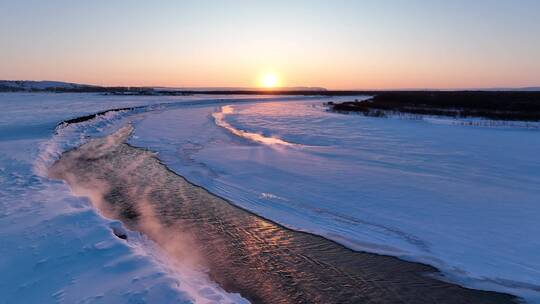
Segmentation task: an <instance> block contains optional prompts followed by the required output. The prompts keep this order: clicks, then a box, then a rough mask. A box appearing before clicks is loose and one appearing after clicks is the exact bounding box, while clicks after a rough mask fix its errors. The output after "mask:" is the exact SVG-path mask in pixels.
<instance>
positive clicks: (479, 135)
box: [130, 98, 540, 302]
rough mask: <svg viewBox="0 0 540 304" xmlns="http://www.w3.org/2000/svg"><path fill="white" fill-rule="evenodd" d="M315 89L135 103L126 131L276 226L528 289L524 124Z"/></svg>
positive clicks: (532, 190) (458, 277) (531, 241)
mask: <svg viewBox="0 0 540 304" xmlns="http://www.w3.org/2000/svg"><path fill="white" fill-rule="evenodd" d="M332 100H335V98H334V99H332ZM324 101H327V99H320V100H318V101H298V102H287V103H280V102H268V103H256V104H243V105H233V106H232V107H228V108H225V109H226V110H227V111H226V113H225V112H221V110H222V107H220V106H213V107H197V108H189V109H188V108H186V109H182V110H174V109H171V110H168V111H164V112H160V113H147V114H144V117H143V118H142V119H141V120H139V121H138V122H137V123H136V124H135V128H136V130H135V135H134V137H133V138H132V140H131V141H130V143H131V144H134V145H136V146H140V147H145V148H149V149H151V150H153V151H158V153H159V157H160V159H161V160H163V161H164V162H165V163H166V164H167V165H168V166H169V167H170V168H172V169H173V170H175V171H176V172H178V173H179V174H181V175H183V176H186V177H187V178H188V179H189V180H191V181H193V182H195V183H196V184H199V185H202V186H204V187H206V188H207V189H209V190H210V191H212V192H214V193H216V194H218V195H221V196H223V197H226V198H228V199H230V200H231V201H233V202H234V203H236V204H238V205H239V206H241V207H243V208H247V209H249V210H252V211H254V212H256V213H257V214H260V215H262V216H264V217H266V218H269V219H272V220H274V221H277V222H279V223H281V224H284V225H286V226H288V227H292V228H295V229H299V230H305V231H310V232H314V233H317V234H320V235H323V236H326V237H327V238H330V239H333V240H335V241H338V242H340V243H342V244H345V245H347V246H349V247H351V248H355V249H359V250H367V251H370V252H379V253H384V254H391V255H396V256H400V257H402V258H405V259H409V260H415V261H422V262H425V263H428V264H431V265H434V266H436V267H438V268H440V269H441V270H443V271H444V272H445V273H446V275H447V276H448V278H449V279H451V280H454V281H459V282H462V283H463V284H465V285H466V286H472V287H477V288H481V289H490V290H499V291H507V292H511V293H514V294H518V295H521V296H524V297H526V298H527V299H529V300H531V301H533V302H538V301H539V299H540V297H539V291H540V288H539V286H540V259H538V256H537V255H536V254H535V252H537V251H539V250H540V242H539V241H538V240H536V239H535V238H534V237H531V236H534V235H538V233H540V226H539V225H538V224H537V219H538V218H539V217H540V208H539V207H538V199H537V198H538V197H540V188H539V187H538V185H539V184H540V175H539V172H540V162H539V160H538V157H537V153H538V151H540V134H539V133H538V131H537V130H523V129H517V128H507V129H494V128H483V127H469V126H455V125H444V124H433V123H430V122H426V121H414V120H399V119H378V118H369V117H360V116H346V115H340V114H334V113H328V112H326V111H325V110H324V108H323V107H322V103H323V102H324ZM215 112H218V113H221V114H220V115H219V116H218V118H219V119H220V120H221V121H224V122H226V124H227V125H228V126H230V128H221V127H219V128H216V124H215V123H216V119H215V116H216V114H215ZM212 115H213V116H212ZM218 123H219V121H218ZM221 126H223V123H221ZM231 128H232V129H234V130H238V131H241V132H242V134H258V135H259V136H261V138H273V139H277V140H280V141H284V142H288V143H295V144H297V145H294V146H287V145H280V144H275V143H262V141H260V140H255V141H252V140H249V139H247V138H246V136H242V137H238V136H237V135H238V134H236V133H235V132H232V131H231ZM247 137H249V136H247Z"/></svg>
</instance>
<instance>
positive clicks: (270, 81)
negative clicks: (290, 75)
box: [261, 74, 278, 88]
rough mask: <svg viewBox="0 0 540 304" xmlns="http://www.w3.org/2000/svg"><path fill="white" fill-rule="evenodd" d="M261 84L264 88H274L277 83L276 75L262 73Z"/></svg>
mask: <svg viewBox="0 0 540 304" xmlns="http://www.w3.org/2000/svg"><path fill="white" fill-rule="evenodd" d="M261 84H262V86H263V87H265V88H275V87H276V86H277V85H278V77H277V76H276V75H275V74H264V75H263V77H262V81H261Z"/></svg>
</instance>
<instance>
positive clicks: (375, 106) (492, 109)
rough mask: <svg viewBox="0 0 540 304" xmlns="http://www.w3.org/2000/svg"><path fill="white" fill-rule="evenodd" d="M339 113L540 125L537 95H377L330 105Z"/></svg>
mask: <svg viewBox="0 0 540 304" xmlns="http://www.w3.org/2000/svg"><path fill="white" fill-rule="evenodd" d="M329 106H330V107H331V109H332V110H334V111H338V112H359V113H363V114H365V115H368V116H385V115H386V113H389V112H390V113H391V112H401V113H411V114H420V115H440V116H451V117H456V118H465V117H482V118H488V119H494V120H524V121H540V92H512V91H504V92H488V91H452V92H446V91H430V92H426V91H424V92H420V91H417V92H379V93H377V94H376V95H375V96H373V97H372V98H371V99H369V100H366V101H350V102H343V103H332V102H330V103H329Z"/></svg>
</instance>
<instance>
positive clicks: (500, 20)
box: [0, 0, 540, 90]
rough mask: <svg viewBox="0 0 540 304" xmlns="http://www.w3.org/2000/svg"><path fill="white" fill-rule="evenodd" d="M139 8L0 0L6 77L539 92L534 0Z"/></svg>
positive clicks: (539, 42) (0, 63) (539, 33)
mask: <svg viewBox="0 0 540 304" xmlns="http://www.w3.org/2000/svg"><path fill="white" fill-rule="evenodd" d="M29 4H31V5H29ZM129 4H130V2H129V1H124V0H118V1H115V2H108V1H101V0H98V1H92V2H82V1H81V2H72V1H64V0H58V1H52V2H41V1H27V0H22V1H1V0H0V41H1V43H2V47H1V50H2V58H3V59H4V60H0V79H6V80H57V81H66V82H75V83H85V84H94V85H103V86H164V87H260V86H261V77H262V76H261V75H265V74H269V73H270V74H274V75H276V77H277V78H278V84H277V85H278V86H282V87H298V86H301V87H324V88H327V89H341V90H346V89H366V90H370V89H408V88H436V89H460V88H490V87H526V86H540V60H538V54H540V39H539V38H538V37H540V22H538V21H537V15H536V13H535V12H537V11H538V10H540V2H537V1H534V0H533V1H528V0H526V1H524V3H523V4H522V5H520V6H518V5H514V4H513V3H512V2H511V1H487V0H479V1H478V2H475V3H470V2H469V1H465V0H458V1H452V2H450V1H427V2H426V1H419V0H412V1H407V2H406V3H405V2H403V3H402V2H393V1H370V0H366V1H362V2H355V1H352V2H347V1H343V2H341V1H338V2H330V1H295V2H294V3H290V2H281V1H276V2H272V3H261V2H252V1H238V2H234V3H231V2H227V1H223V2H222V1H216V2H213V5H211V6H210V5H205V4H204V3H201V1H185V2H181V3H179V2H177V1H164V2H163V3H161V4H160V5H152V4H151V3H145V4H138V5H129ZM536 8H538V10H536ZM5 12H8V13H5ZM535 37H536V38H535Z"/></svg>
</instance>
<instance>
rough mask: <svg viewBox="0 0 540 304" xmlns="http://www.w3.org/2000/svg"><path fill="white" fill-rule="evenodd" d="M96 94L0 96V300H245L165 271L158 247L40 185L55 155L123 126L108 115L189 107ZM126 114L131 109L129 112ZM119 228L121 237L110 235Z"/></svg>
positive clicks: (63, 188)
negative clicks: (71, 121) (87, 118)
mask: <svg viewBox="0 0 540 304" xmlns="http://www.w3.org/2000/svg"><path fill="white" fill-rule="evenodd" d="M197 99H198V98H195V97H184V98H163V97H161V98H130V97H111V96H104V95H97V94H26V93H25V94H19V93H16V94H15V93H11V94H0V106H2V114H1V115H0V244H1V245H0V295H1V296H0V303H96V302H99V303H246V302H247V301H246V300H244V299H242V298H241V297H240V296H239V295H237V294H230V293H227V292H225V291H224V290H223V289H221V287H219V286H217V285H216V284H215V283H213V282H211V281H210V280H209V279H208V278H207V275H206V274H205V273H202V272H199V271H195V270H192V269H187V268H183V269H178V268H174V267H172V266H171V264H170V263H168V261H167V257H165V256H163V254H162V253H161V251H160V249H159V248H156V246H155V245H154V244H153V243H152V242H151V241H149V240H147V239H146V238H145V237H144V236H142V235H140V234H138V233H136V232H132V231H127V230H125V228H123V227H122V225H121V223H119V222H114V221H111V220H108V219H105V218H103V217H102V216H101V215H100V214H98V213H97V211H96V210H94V209H93V208H92V207H91V204H90V203H89V202H88V201H87V199H85V198H80V197H74V196H73V195H72V193H71V191H70V190H69V188H68V187H67V185H65V184H64V183H63V182H60V181H53V180H49V179H48V178H46V168H47V166H48V165H50V164H51V163H52V162H53V161H54V160H55V159H56V157H58V156H59V155H60V153H61V152H62V151H64V150H66V149H69V148H73V147H75V146H77V145H79V144H81V143H82V142H84V141H86V140H88V138H91V137H94V136H103V135H105V134H108V133H110V132H112V131H114V130H115V129H116V128H118V127H119V126H122V125H123V124H125V123H127V122H128V121H127V120H126V118H127V117H128V116H129V115H128V112H127V111H123V112H115V113H112V112H111V113H107V114H105V115H102V116H100V117H97V118H95V119H93V120H90V121H87V122H83V123H80V124H74V125H68V126H59V127H57V124H58V123H59V122H61V121H63V120H66V119H70V118H74V117H77V116H83V115H88V114H92V113H96V112H101V111H104V110H107V109H111V108H124V107H134V106H141V105H148V106H150V107H152V109H157V108H159V107H160V106H161V105H162V104H167V103H181V102H193V101H194V100H197ZM134 112H136V111H134ZM118 229H121V231H123V232H124V233H126V234H127V236H128V237H127V240H124V239H121V238H119V237H117V236H116V235H115V233H114V231H115V230H116V231H118Z"/></svg>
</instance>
